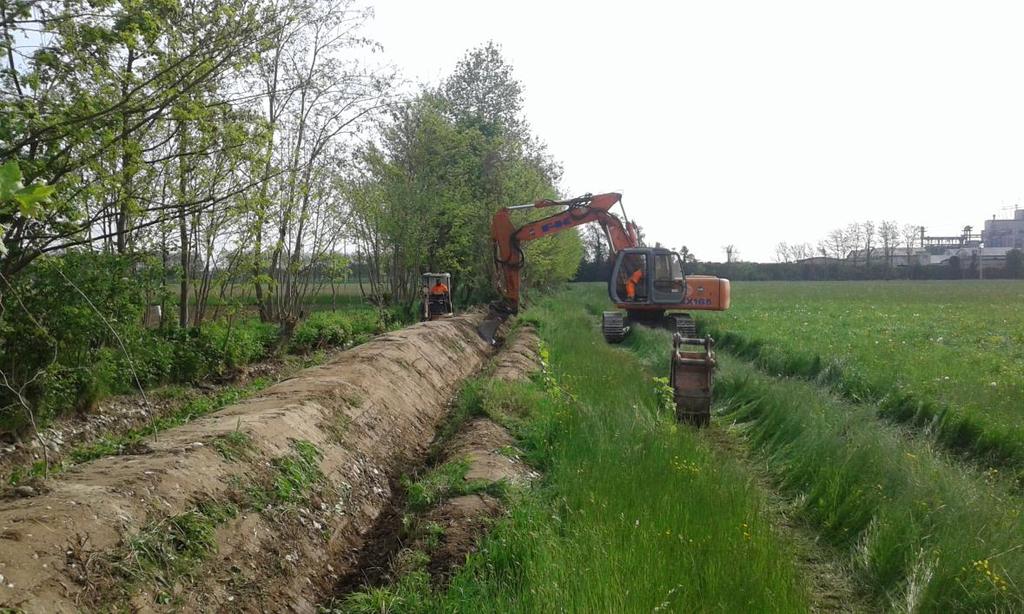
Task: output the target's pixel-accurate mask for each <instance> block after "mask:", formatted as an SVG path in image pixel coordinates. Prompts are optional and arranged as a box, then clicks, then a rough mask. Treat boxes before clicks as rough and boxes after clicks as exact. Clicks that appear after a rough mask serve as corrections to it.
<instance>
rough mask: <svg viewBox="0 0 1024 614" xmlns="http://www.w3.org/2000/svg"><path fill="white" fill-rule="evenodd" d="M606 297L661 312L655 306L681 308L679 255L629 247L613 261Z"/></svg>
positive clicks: (682, 283)
mask: <svg viewBox="0 0 1024 614" xmlns="http://www.w3.org/2000/svg"><path fill="white" fill-rule="evenodd" d="M608 296H609V297H610V298H611V299H612V302H613V303H615V304H616V305H623V306H626V307H627V308H649V309H650V310H652V311H663V310H664V308H662V309H658V305H666V306H668V305H673V306H674V305H680V304H682V303H683V299H684V298H685V296H686V278H685V277H684V276H683V261H682V259H681V258H680V257H679V254H677V253H675V252H673V251H672V250H668V249H665V248H662V247H631V248H627V249H624V250H622V251H620V252H619V253H618V254H617V256H616V258H615V266H614V267H613V268H612V277H611V279H610V280H609V282H608Z"/></svg>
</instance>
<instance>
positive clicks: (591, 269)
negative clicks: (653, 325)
mask: <svg viewBox="0 0 1024 614" xmlns="http://www.w3.org/2000/svg"><path fill="white" fill-rule="evenodd" d="M612 264H613V261H612V260H605V261H603V262H594V261H593V259H585V260H584V261H583V262H581V263H580V267H579V270H578V271H577V274H576V278H575V280H574V281H608V278H609V276H610V275H611V268H612ZM686 273H687V274H692V275H717V276H720V277H726V278H728V279H732V280H737V281H829V280H832V281H853V280H863V279H978V278H979V277H981V278H984V279H1024V253H1022V252H1020V251H1019V250H1013V251H1011V252H1010V253H1009V254H1008V255H1007V262H1006V264H1005V265H1004V266H999V267H995V266H990V265H985V266H984V268H983V269H982V270H981V271H979V267H978V263H977V262H967V263H961V262H960V260H959V259H958V258H957V257H956V256H954V257H952V258H950V260H949V261H948V262H947V263H945V264H932V265H912V266H899V267H889V266H885V265H884V264H879V265H871V266H865V265H864V264H863V263H861V264H856V263H853V262H844V261H827V262H821V261H817V262H815V261H807V262H767V263H762V262H693V261H690V262H687V264H686Z"/></svg>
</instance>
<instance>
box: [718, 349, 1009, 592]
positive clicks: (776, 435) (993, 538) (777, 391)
mask: <svg viewBox="0 0 1024 614" xmlns="http://www.w3.org/2000/svg"><path fill="white" fill-rule="evenodd" d="M720 362H721V364H722V376H721V377H720V378H719V380H718V383H717V387H716V395H717V397H718V399H719V403H720V409H719V411H720V412H721V418H720V419H728V420H734V421H736V422H737V423H739V424H741V425H744V426H745V428H744V431H745V433H746V435H747V437H749V439H750V441H751V442H752V444H753V445H754V446H755V447H757V448H758V449H760V450H761V452H763V453H764V456H765V458H766V459H768V462H769V464H770V466H771V467H772V468H773V469H774V470H775V472H776V473H777V475H778V476H779V478H780V483H781V485H782V486H783V488H784V489H786V490H788V491H790V492H791V493H793V494H795V495H798V496H800V497H802V505H801V509H802V512H803V514H804V515H805V516H806V518H807V519H809V520H810V521H812V522H813V523H814V524H816V525H817V526H818V527H820V529H821V531H822V533H823V535H824V536H825V537H826V538H827V539H828V541H830V542H831V543H833V544H835V545H836V546H839V547H841V548H844V549H846V551H847V552H848V553H849V554H850V556H851V558H852V560H853V562H854V563H855V565H856V568H857V569H858V571H859V573H860V575H861V576H862V579H863V580H864V582H865V583H866V584H867V585H868V586H869V587H870V588H871V589H872V591H873V592H874V593H875V595H876V596H878V597H879V599H880V600H881V601H883V602H888V604H889V605H891V606H892V607H893V608H894V609H904V608H905V609H907V610H910V611H940V612H952V611H960V612H968V611H970V612H979V611H1010V610H1020V609H1022V608H1024V584H1018V583H1020V582H1022V581H1024V516H1022V510H1024V501H1022V500H1021V499H1020V498H1019V497H1017V496H1014V495H1013V494H1011V491H1010V490H1008V489H1007V488H1006V486H1005V484H1003V483H1002V481H1001V480H999V479H998V478H997V474H995V473H992V472H989V473H988V474H987V475H986V474H982V473H978V472H974V471H971V470H969V469H967V468H965V467H962V466H959V465H958V464H956V463H955V462H950V461H948V460H946V459H944V458H943V457H942V455H941V454H937V453H936V452H935V450H934V449H932V448H931V447H929V446H928V445H927V444H924V443H922V442H920V441H919V440H916V439H907V438H906V437H903V436H901V434H900V433H899V432H898V431H897V430H896V429H893V428H891V427H886V426H885V425H883V424H880V423H879V422H877V421H876V420H874V419H873V409H872V408H871V407H870V406H867V405H862V404H855V403H850V402H846V401H841V400H838V399H836V398H832V397H829V396H828V395H823V394H822V393H821V390H820V389H819V388H817V387H816V386H814V385H812V384H808V383H805V382H800V381H796V380H777V379H771V378H768V377H766V376H765V375H763V374H761V373H759V372H757V371H756V370H755V369H753V368H752V367H751V366H750V365H747V364H744V363H741V362H739V361H736V360H735V359H729V358H727V357H722V359H721V361H720ZM989 482H991V483H989Z"/></svg>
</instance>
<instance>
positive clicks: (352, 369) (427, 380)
mask: <svg viewBox="0 0 1024 614" xmlns="http://www.w3.org/2000/svg"><path fill="white" fill-rule="evenodd" d="M479 320H480V315H478V314H471V315H467V316H461V317H458V318H455V319H451V320H444V321H437V322H429V323H424V324H420V325H416V326H413V327H410V328H408V329H405V330H403V331H399V332H396V333H391V334H388V335H385V336H382V337H380V338H377V339H375V340H373V341H371V342H369V343H367V344H365V345H363V346H360V347H358V348H355V349H353V350H350V351H348V352H345V353H343V354H341V355H340V356H338V357H337V358H336V359H335V360H333V361H331V362H329V363H327V364H324V365H321V366H319V367H313V368H310V369H306V370H304V371H302V372H301V373H299V374H298V375H297V376H295V377H294V378H292V379H289V380H285V381H283V382H281V383H278V384H276V385H274V386H272V387H270V388H268V389H266V390H265V391H264V392H263V393H261V394H260V395H258V396H256V397H254V398H251V399H249V400H246V401H244V402H241V403H238V404H236V405H232V406H229V407H227V408H225V409H223V410H220V411H218V412H215V413H213V414H210V415H208V416H206V417H203V418H200V419H198V420H196V421H194V422H191V423H189V424H187V425H184V426H181V427H178V428H175V429H171V430H168V431H166V432H165V433H163V434H161V436H160V438H159V440H157V441H154V442H152V443H151V444H149V446H148V447H147V449H145V450H141V452H144V453H141V454H136V455H126V456H117V457H109V458H104V459H100V460H97V461H94V462H91V463H87V464H84V465H80V466H78V467H75V468H73V469H71V470H69V471H68V472H67V473H66V474H63V475H61V476H59V477H57V478H55V479H52V480H49V481H47V483H46V488H47V489H48V492H45V493H42V494H38V495H36V496H31V497H27V498H22V499H17V500H13V501H4V502H0V575H3V576H4V578H5V585H4V586H2V587H0V606H3V607H11V608H23V609H25V610H26V611H30V612H74V611H81V610H83V609H85V610H89V609H101V608H102V609H115V608H124V609H132V610H139V611H160V610H165V609H186V610H196V611H222V610H225V611H226V610H230V611H299V612H312V611H315V603H316V600H317V598H318V594H320V592H321V591H322V590H323V587H325V586H330V585H333V583H334V582H335V581H336V580H337V578H339V577H341V576H342V575H344V574H345V573H347V572H348V571H350V570H349V569H347V568H346V566H350V565H353V564H355V563H356V562H357V561H358V556H357V553H358V551H359V550H360V547H361V546H362V545H363V542H364V539H365V535H366V533H367V532H368V531H370V530H371V528H372V527H373V526H374V525H375V523H376V522H377V520H378V517H379V516H380V514H381V513H382V511H384V510H386V509H387V508H388V506H389V504H390V502H391V500H392V496H393V495H392V483H391V482H390V480H389V477H391V476H395V475H397V474H398V473H399V472H400V471H401V470H402V469H403V468H404V467H406V466H408V465H409V464H410V463H413V462H415V459H417V458H421V457H422V456H423V455H424V454H425V452H426V450H427V446H428V445H429V443H430V442H431V440H432V438H433V436H434V432H435V430H436V427H437V424H438V423H439V421H440V420H441V419H442V418H443V417H444V414H445V412H446V408H447V401H448V400H449V399H450V397H451V396H452V395H453V393H454V391H455V388H456V386H457V384H458V383H459V382H460V381H461V380H462V379H463V378H465V377H466V376H468V375H470V374H471V373H473V372H474V371H475V370H476V369H478V368H479V367H480V366H481V365H482V364H483V362H484V361H485V359H486V358H487V356H488V355H489V348H488V347H487V345H486V344H485V343H484V342H483V341H481V340H480V339H479V337H478V336H477V334H476V332H475V326H476V324H477V323H478V322H479ZM236 432H237V433H243V434H244V435H245V437H246V439H247V440H248V441H249V442H251V443H250V446H251V450H250V451H248V452H247V453H246V454H245V455H244V456H245V458H246V460H245V461H244V462H243V461H240V460H239V459H237V458H235V459H229V458H228V457H227V456H226V455H224V454H223V453H222V452H218V447H217V445H216V443H217V441H218V439H219V438H227V437H229V436H231V434H232V433H236ZM296 442H308V444H311V446H313V448H312V449H313V450H315V451H316V452H317V454H318V455H320V456H321V458H320V459H319V461H318V467H317V469H318V472H322V476H320V478H318V480H317V482H316V485H315V487H314V488H312V489H311V492H310V493H308V496H303V497H301V498H300V499H299V500H298V501H297V502H295V503H293V504H289V505H283V504H282V505H277V504H273V503H267V504H266V506H265V507H262V508H256V507H254V504H253V503H252V500H251V490H252V485H253V484H256V485H261V484H262V485H265V484H266V483H267V479H268V476H270V475H272V471H273V470H274V468H275V467H279V466H280V465H279V464H275V463H279V461H280V459H283V458H289V457H291V456H294V454H295V451H296ZM274 459H278V460H277V461H275V460H274ZM247 493H250V494H247ZM230 501H234V502H236V503H237V505H238V509H239V512H238V514H237V515H236V516H235V517H234V518H230V519H227V520H224V521H222V522H219V523H218V524H217V526H216V528H215V535H214V537H213V539H214V542H215V544H216V548H215V549H214V550H215V552H211V553H210V554H209V555H208V556H207V557H206V558H205V560H204V561H203V562H202V563H201V565H200V566H199V567H198V568H195V569H190V570H188V573H179V574H177V575H173V576H170V577H168V578H164V580H165V581H164V582H163V583H162V584H161V585H160V586H153V585H151V584H150V583H146V582H140V583H137V584H126V583H125V582H124V581H123V575H122V576H116V577H113V578H112V577H111V575H110V574H111V571H110V570H111V569H112V568H113V567H116V566H111V565H101V564H98V563H99V562H102V561H108V562H109V561H111V560H117V559H116V557H115V555H116V554H117V553H122V554H123V553H125V552H129V553H132V554H133V555H134V556H135V557H136V558H132V559H126V560H127V561H128V562H129V563H131V562H133V561H135V562H137V561H138V560H141V559H139V558H138V556H139V554H138V552H136V551H135V550H133V548H135V547H137V544H138V540H137V539H134V538H135V537H136V536H138V535H139V534H140V531H142V530H144V529H147V528H150V529H152V527H157V528H159V527H162V526H164V525H163V524H161V523H162V522H166V521H168V520H169V519H170V520H174V519H176V518H180V517H181V516H182V515H183V514H186V513H187V512H190V511H192V510H195V509H196V506H197V504H201V503H208V502H230ZM261 505H262V504H261ZM125 600H127V603H125Z"/></svg>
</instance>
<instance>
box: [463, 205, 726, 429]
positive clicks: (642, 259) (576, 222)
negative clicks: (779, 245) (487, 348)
mask: <svg viewBox="0 0 1024 614" xmlns="http://www.w3.org/2000/svg"><path fill="white" fill-rule="evenodd" d="M616 204H618V205H619V206H620V208H621V207H622V195H621V194H619V193H616V192H610V193H606V194H597V195H593V194H586V195H584V196H580V197H578V198H572V199H568V200H538V201H536V202H533V203H530V204H526V205H520V206H517V207H505V208H503V209H500V210H499V211H498V212H497V213H495V215H494V218H493V219H492V220H491V238H492V240H493V241H494V250H495V255H494V261H495V267H496V273H497V287H498V291H499V293H500V294H501V300H500V301H499V302H498V303H496V304H494V305H492V309H491V310H492V317H491V318H489V320H488V321H487V322H485V323H484V325H483V326H482V327H481V335H482V336H484V338H485V339H489V338H490V337H493V334H494V330H495V329H496V328H497V324H496V322H497V321H498V320H500V319H501V318H503V317H507V316H508V315H511V314H515V313H517V312H518V311H519V306H520V304H519V303H520V286H521V272H522V269H523V266H524V265H525V264H526V256H525V253H524V252H523V244H524V243H526V242H528V241H534V240H537V239H542V238H544V237H547V236H550V235H553V234H556V233H559V232H563V231H565V230H569V229H571V228H575V227H577V226H581V225H583V224H588V223H591V222H596V223H598V224H599V225H600V226H601V228H602V230H603V231H604V234H605V237H606V238H607V240H608V244H609V245H610V246H611V249H612V252H613V253H614V254H615V263H614V265H613V267H612V271H611V278H610V279H609V280H608V296H609V298H610V299H611V301H612V303H613V304H614V306H615V307H616V308H617V309H615V310H609V311H605V312H604V314H603V315H602V318H601V331H602V333H603V334H604V338H605V339H606V340H607V341H608V342H610V343H619V342H621V341H622V340H623V339H624V338H625V337H626V335H628V334H629V332H630V328H631V326H633V325H634V324H645V325H651V326H662V327H666V328H669V329H670V330H671V331H672V332H673V348H672V371H671V374H670V378H669V379H670V383H671V385H672V387H673V389H674V392H675V400H676V413H677V416H678V417H679V418H680V419H681V420H683V421H685V422H690V423H694V424H698V425H703V424H707V422H708V420H709V418H710V407H711V390H712V381H713V380H712V375H713V371H714V367H715V357H714V350H713V343H714V342H713V340H712V339H711V338H710V337H705V338H698V337H697V330H696V326H695V324H694V321H693V319H692V317H691V316H690V315H689V313H687V312H689V311H695V310H705V311H722V310H725V309H728V308H729V299H730V291H729V290H730V288H729V280H728V279H723V278H720V277H713V276H707V275H684V274H683V262H682V259H681V258H680V257H679V254H677V253H675V252H673V251H671V250H668V249H665V248H662V247H646V246H644V245H643V244H642V242H641V240H640V234H639V232H638V229H637V227H636V224H634V223H633V222H631V221H629V219H628V218H627V217H626V215H625V210H624V209H623V210H622V213H621V217H620V215H616V214H615V213H612V212H611V209H612V207H614V206H615V205H616ZM544 208H557V209H558V211H556V212H555V213H553V214H551V215H549V216H546V217H543V218H541V219H538V220H534V221H530V222H527V223H525V224H522V225H521V226H518V227H517V226H516V225H515V224H514V223H513V221H512V215H513V213H515V212H516V211H522V210H528V209H544ZM670 311H671V312H672V313H669V312H670Z"/></svg>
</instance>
